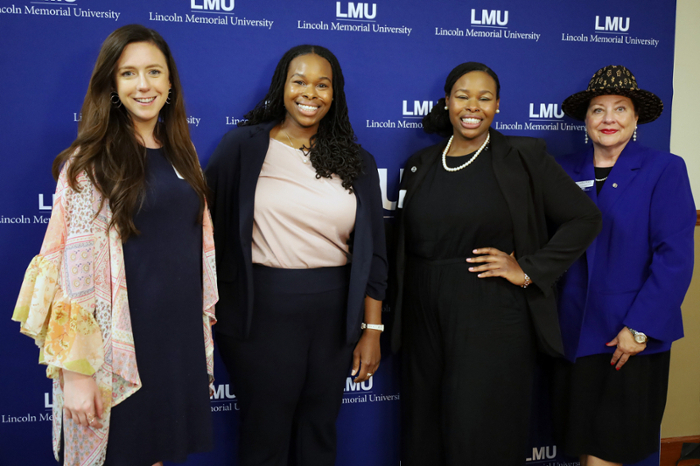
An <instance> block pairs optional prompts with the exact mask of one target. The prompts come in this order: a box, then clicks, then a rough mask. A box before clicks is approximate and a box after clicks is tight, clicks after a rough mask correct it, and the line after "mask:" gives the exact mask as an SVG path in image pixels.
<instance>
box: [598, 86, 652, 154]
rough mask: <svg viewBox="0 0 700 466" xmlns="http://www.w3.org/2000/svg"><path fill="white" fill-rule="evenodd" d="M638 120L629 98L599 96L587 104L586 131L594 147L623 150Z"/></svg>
mask: <svg viewBox="0 0 700 466" xmlns="http://www.w3.org/2000/svg"><path fill="white" fill-rule="evenodd" d="M638 119H639V117H638V116H637V114H636V113H635V111H634V104H633V103H632V100H630V98H629V97H624V96H621V95H599V96H598V97H594V98H593V99H591V102H590V103H589V104H588V111H587V112H586V131H588V136H589V137H590V138H591V141H592V142H593V144H594V145H596V146H603V147H605V148H613V147H616V146H622V147H623V148H624V146H625V145H627V143H628V142H629V140H630V139H631V138H632V134H633V133H634V129H635V128H636V127H637V120H638Z"/></svg>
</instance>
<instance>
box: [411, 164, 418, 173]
mask: <svg viewBox="0 0 700 466" xmlns="http://www.w3.org/2000/svg"><path fill="white" fill-rule="evenodd" d="M416 170H418V167H416V166H415V165H414V166H412V167H411V173H415V172H416Z"/></svg>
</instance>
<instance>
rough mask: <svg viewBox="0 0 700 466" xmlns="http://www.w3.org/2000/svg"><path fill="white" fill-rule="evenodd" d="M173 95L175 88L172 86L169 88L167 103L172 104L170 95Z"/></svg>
mask: <svg viewBox="0 0 700 466" xmlns="http://www.w3.org/2000/svg"><path fill="white" fill-rule="evenodd" d="M172 95H173V88H172V87H171V88H170V89H168V98H167V99H165V104H166V105H170V97H172Z"/></svg>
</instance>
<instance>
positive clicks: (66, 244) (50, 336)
mask: <svg viewBox="0 0 700 466" xmlns="http://www.w3.org/2000/svg"><path fill="white" fill-rule="evenodd" d="M77 181H78V186H79V187H80V190H79V191H75V190H73V189H72V188H71V187H70V186H69V184H68V180H67V176H66V167H64V168H63V170H62V172H61V176H60V178H59V180H58V185H57V187H56V197H55V201H54V206H53V211H52V213H51V220H50V221H49V224H48V228H47V231H46V236H45V238H44V242H43V244H42V247H41V252H40V254H39V255H38V256H36V257H34V259H32V261H31V263H30V264H29V267H28V269H27V272H26V274H25V277H24V282H23V283H22V288H21V290H20V294H19V298H18V299H17V305H16V307H15V310H14V314H13V315H12V319H13V320H15V321H18V322H21V324H22V325H21V332H22V333H24V334H25V335H28V336H30V337H32V338H34V340H35V342H36V344H37V346H38V347H39V349H40V353H39V362H40V363H42V364H46V365H47V369H46V375H47V377H49V378H51V379H53V397H54V402H53V450H54V455H55V457H56V459H57V460H58V454H59V449H60V448H61V445H60V442H61V440H60V439H61V423H62V420H63V391H62V385H63V377H62V372H61V369H67V370H70V371H74V372H79V373H81V374H86V375H92V376H93V377H94V378H95V381H96V382H97V386H98V387H99V389H100V391H101V393H102V400H103V406H104V413H103V416H102V420H101V422H102V425H103V427H102V428H99V429H97V428H94V427H91V426H90V427H82V426H80V425H78V424H76V423H74V422H73V421H72V420H70V419H66V420H65V423H64V424H63V435H64V442H65V452H64V461H65V464H66V465H80V466H83V465H85V466H88V465H101V464H102V463H103V462H104V460H105V454H106V452H107V439H108V436H109V420H110V413H111V408H112V407H114V406H116V405H118V404H119V403H121V402H122V401H124V400H125V399H126V398H128V397H129V396H130V395H132V394H133V393H135V392H136V391H137V390H138V389H139V388H140V387H141V380H140V378H139V372H138V367H137V366H136V355H135V352H134V339H133V335H132V332H131V322H130V316H129V304H128V299H127V290H126V278H125V275H124V255H123V251H122V241H121V239H120V238H119V234H118V233H117V231H116V229H115V228H109V223H110V220H111V218H112V211H111V209H110V208H109V205H108V203H107V202H105V203H104V205H103V206H102V209H101V210H99V212H98V209H100V201H101V199H102V197H101V195H100V193H99V192H98V191H97V189H95V187H94V186H93V184H92V183H91V182H90V180H89V178H88V177H87V174H86V173H82V174H80V175H79V176H78V179H77ZM203 228H204V232H203V233H204V234H203V252H202V261H203V269H202V270H203V274H202V276H203V284H202V285H203V312H202V328H203V332H204V342H205V347H206V348H205V349H206V356H207V372H208V373H209V381H210V383H211V382H213V380H214V371H213V368H214V363H213V356H214V344H213V339H212V332H211V326H212V325H213V324H214V323H215V322H216V318H215V316H214V304H215V303H216V302H217V301H218V293H217V289H216V271H215V258H214V239H213V236H212V224H211V218H210V216H209V211H208V210H206V211H205V215H204V221H203Z"/></svg>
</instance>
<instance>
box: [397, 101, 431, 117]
mask: <svg viewBox="0 0 700 466" xmlns="http://www.w3.org/2000/svg"><path fill="white" fill-rule="evenodd" d="M433 105H435V104H434V103H433V102H432V101H430V100H414V101H413V109H409V103H408V100H404V101H403V116H425V115H427V114H428V113H430V111H431V110H432V109H433Z"/></svg>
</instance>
